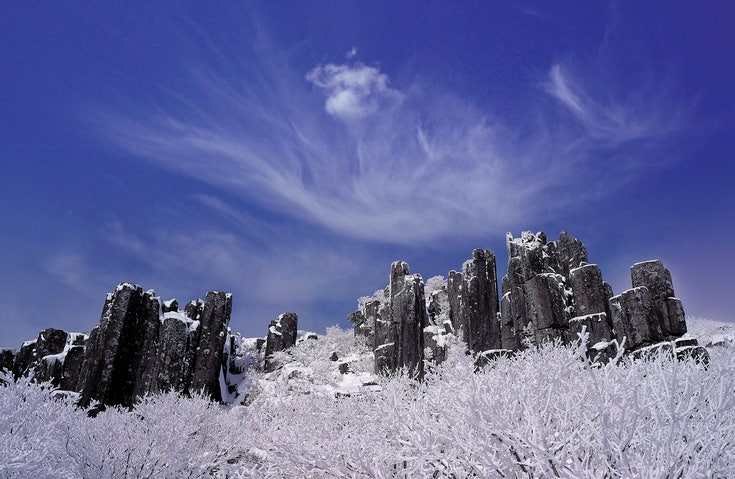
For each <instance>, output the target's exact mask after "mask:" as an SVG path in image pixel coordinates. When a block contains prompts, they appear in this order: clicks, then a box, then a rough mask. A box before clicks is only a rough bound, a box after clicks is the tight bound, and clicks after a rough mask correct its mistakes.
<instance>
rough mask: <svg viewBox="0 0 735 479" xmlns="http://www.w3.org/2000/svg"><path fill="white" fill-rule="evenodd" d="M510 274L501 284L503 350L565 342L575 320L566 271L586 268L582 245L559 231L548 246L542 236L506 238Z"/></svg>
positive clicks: (527, 234)
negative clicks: (548, 342)
mask: <svg viewBox="0 0 735 479" xmlns="http://www.w3.org/2000/svg"><path fill="white" fill-rule="evenodd" d="M506 245H507V248H508V272H507V273H506V275H505V276H504V277H503V281H502V293H503V296H502V299H501V306H502V307H501V322H500V324H501V337H502V347H503V348H504V349H510V350H516V349H519V348H523V347H526V346H527V345H529V344H538V343H541V342H543V341H549V340H555V339H560V340H562V341H566V340H568V339H569V337H570V335H573V334H574V331H570V322H569V320H570V319H571V317H572V316H573V314H572V313H573V304H572V296H573V293H572V291H571V289H570V287H569V282H568V280H567V278H568V276H569V274H570V271H573V270H574V269H575V268H579V267H580V266H582V265H584V264H586V262H587V249H586V248H585V246H584V245H583V244H582V242H581V241H579V240H577V239H574V238H571V237H570V236H569V235H568V234H567V233H565V232H562V233H561V234H560V235H559V239H558V240H557V241H552V242H548V241H547V238H546V235H545V234H544V233H536V234H533V233H531V232H529V231H525V232H523V234H522V235H521V237H520V238H513V236H512V235H511V234H510V233H508V234H507V235H506Z"/></svg>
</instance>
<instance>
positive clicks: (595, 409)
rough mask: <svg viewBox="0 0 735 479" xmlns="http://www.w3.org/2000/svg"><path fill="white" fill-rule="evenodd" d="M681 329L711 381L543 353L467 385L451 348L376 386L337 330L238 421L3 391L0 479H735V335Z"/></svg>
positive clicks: (270, 382)
mask: <svg viewBox="0 0 735 479" xmlns="http://www.w3.org/2000/svg"><path fill="white" fill-rule="evenodd" d="M688 322H689V327H690V334H691V335H694V336H697V337H699V338H700V339H701V340H702V342H703V343H705V344H706V343H707V342H710V343H711V344H712V345H711V346H710V347H709V348H708V349H709V352H710V356H711V361H710V364H709V366H708V367H705V366H704V365H703V364H700V363H698V362H696V361H693V360H684V361H674V360H672V359H671V358H670V357H669V356H667V355H661V356H653V357H649V358H647V359H645V360H633V359H632V358H628V359H626V360H624V361H621V362H620V363H619V364H617V365H616V364H615V362H614V361H612V362H609V363H608V364H605V365H601V364H593V363H590V362H589V361H588V360H587V359H586V354H585V352H586V351H585V348H582V347H575V346H564V347H559V346H552V345H547V346H544V347H542V348H541V349H538V350H528V351H525V352H522V353H519V354H517V355H516V356H514V357H512V358H508V357H501V358H499V359H497V360H496V361H495V362H492V363H491V364H490V365H489V366H488V367H485V368H483V369H482V370H480V371H475V364H474V358H473V357H471V356H467V355H465V354H464V353H463V352H461V351H462V348H450V349H449V354H448V357H447V358H446V360H445V361H444V363H442V365H441V366H438V367H434V368H430V369H428V370H427V371H426V375H425V377H424V380H423V381H422V382H417V381H415V380H413V379H412V378H410V377H408V376H407V375H405V374H397V375H396V376H394V377H391V378H384V377H376V376H374V375H373V374H372V371H371V368H372V357H371V353H370V352H369V351H368V350H367V349H366V348H365V347H364V346H362V345H361V344H360V343H359V341H356V340H355V339H354V338H353V336H352V332H351V331H341V330H339V329H337V328H335V329H330V330H329V331H328V332H327V334H326V335H324V336H321V337H319V339H316V340H314V339H304V340H302V341H299V343H298V344H297V345H296V346H295V347H294V348H292V349H291V350H289V351H287V352H284V353H281V354H282V358H281V360H282V362H283V363H284V366H283V368H282V369H280V370H278V371H275V372H273V373H268V374H265V373H263V372H261V371H259V370H258V368H257V367H251V368H249V369H247V370H245V371H244V372H243V373H242V374H243V376H242V377H243V379H245V381H243V382H241V384H240V390H239V391H238V392H239V393H240V395H241V397H242V398H243V399H246V401H245V405H238V406H232V407H224V406H218V405H215V404H212V403H211V402H208V401H206V400H205V399H204V398H202V397H198V396H197V397H193V398H184V397H180V396H178V395H176V394H165V395H157V396H152V397H148V398H146V399H145V400H144V401H142V402H141V403H140V404H139V405H137V406H136V407H135V408H134V410H133V412H132V413H131V412H130V411H128V410H121V409H115V408H110V409H108V410H106V411H104V412H102V413H100V414H99V415H98V416H97V417H96V418H89V417H87V415H86V413H85V411H80V410H78V409H76V408H75V407H74V406H73V404H71V403H70V402H69V401H68V400H64V399H54V397H53V395H52V394H51V393H50V392H49V390H48V388H47V387H45V386H43V385H37V384H32V383H29V382H28V381H26V380H24V379H21V380H19V381H18V382H17V383H14V382H13V381H12V379H11V378H9V377H5V378H4V380H5V381H8V382H10V383H11V384H10V385H9V387H0V418H2V421H0V477H33V478H34V479H35V478H45V477H70V478H74V477H95V478H103V477H109V478H113V477H162V478H167V477H172V478H173V477H231V478H238V477H253V478H255V477H257V478H269V477H272V478H284V477H285V478H288V477H294V478H309V477H313V478H322V477H365V478H368V477H445V478H449V477H519V478H520V477H523V478H526V477H537V478H542V477H585V478H586V477H662V478H663V477H681V478H700V477H716V478H726V477H735V449H734V448H733V447H732V441H733V431H735V345H734V344H733V343H732V341H730V340H729V339H724V340H722V341H719V337H720V336H722V337H723V338H732V337H733V335H734V333H735V324H728V323H715V322H713V321H704V320H698V319H691V320H689V321H688ZM706 338H709V339H706ZM240 341H241V343H247V340H240ZM254 344H255V343H253V347H254ZM243 358H244V357H243ZM243 358H241V359H243ZM251 359H252V360H253V362H252V363H251V364H253V365H255V364H257V361H255V360H254V359H257V358H255V357H251ZM333 359H334V360H333ZM243 360H244V359H243ZM241 365H244V364H241ZM340 369H341V371H340Z"/></svg>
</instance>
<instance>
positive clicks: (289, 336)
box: [264, 313, 299, 373]
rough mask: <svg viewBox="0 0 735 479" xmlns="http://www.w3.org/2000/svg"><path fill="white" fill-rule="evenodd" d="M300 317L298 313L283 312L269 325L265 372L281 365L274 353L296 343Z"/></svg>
mask: <svg viewBox="0 0 735 479" xmlns="http://www.w3.org/2000/svg"><path fill="white" fill-rule="evenodd" d="M298 323H299V317H298V315H297V314H296V313H283V314H282V315H280V316H278V319H276V320H274V321H271V323H270V325H269V326H268V337H267V339H266V342H265V368H264V369H265V372H267V373H269V372H272V371H275V370H276V369H277V367H278V366H279V365H280V364H279V363H278V362H276V361H274V360H273V357H272V356H273V354H274V353H277V352H279V351H284V350H286V349H288V348H290V347H291V346H293V345H294V344H296V335H297V333H298Z"/></svg>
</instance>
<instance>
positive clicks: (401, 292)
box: [388, 261, 428, 376]
mask: <svg viewBox="0 0 735 479" xmlns="http://www.w3.org/2000/svg"><path fill="white" fill-rule="evenodd" d="M389 301H390V303H389V304H390V310H389V311H390V330H389V338H388V339H389V340H390V341H389V342H392V343H393V345H394V346H393V348H392V349H393V354H394V358H395V366H396V368H403V367H405V368H408V370H409V371H410V372H411V373H412V374H416V375H418V376H421V375H422V374H423V370H424V362H423V359H424V334H423V333H424V328H426V326H427V325H428V312H427V311H426V304H425V303H426V302H425V300H424V281H423V279H422V278H421V275H419V274H410V272H409V268H408V264H406V263H405V262H403V261H396V262H394V263H393V264H392V265H391V274H390V300H389Z"/></svg>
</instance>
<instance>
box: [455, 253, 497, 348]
mask: <svg viewBox="0 0 735 479" xmlns="http://www.w3.org/2000/svg"><path fill="white" fill-rule="evenodd" d="M462 269H463V272H462V300H461V307H460V309H461V310H463V314H461V319H462V320H463V323H464V324H463V325H462V328H463V335H462V336H463V338H462V339H464V340H465V341H466V343H467V347H468V348H469V349H470V350H471V351H474V352H476V353H480V352H483V351H487V350H490V349H500V348H501V347H502V346H501V336H500V323H499V321H498V310H499V304H498V279H497V273H496V270H495V254H494V253H493V252H492V251H490V250H482V249H476V250H474V251H473V252H472V259H469V260H467V261H466V262H465V263H464V265H463V268H462Z"/></svg>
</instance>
